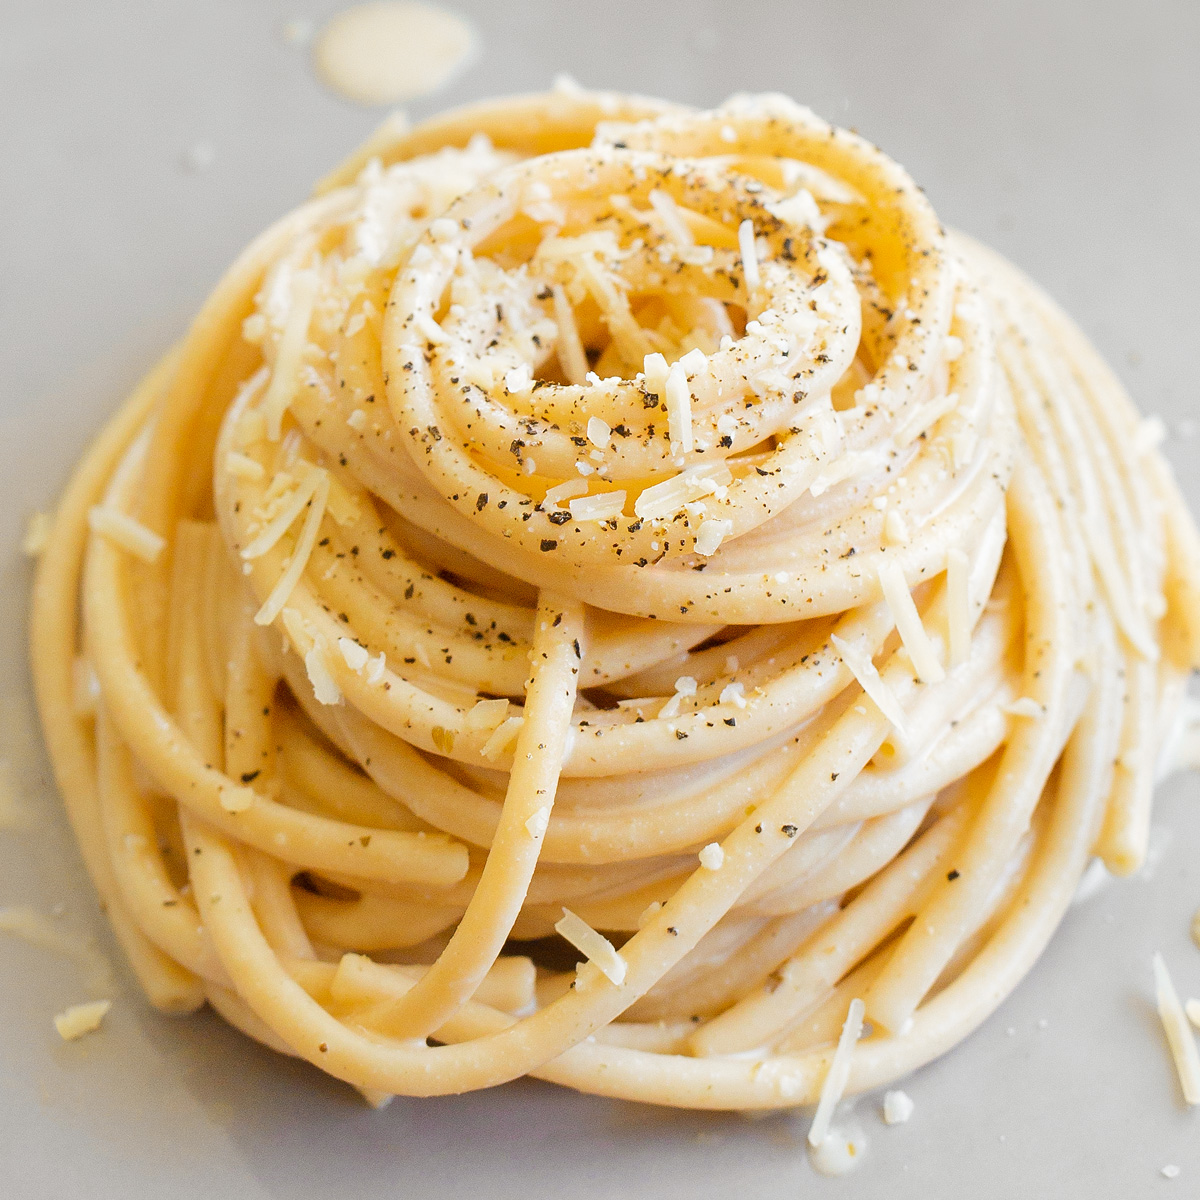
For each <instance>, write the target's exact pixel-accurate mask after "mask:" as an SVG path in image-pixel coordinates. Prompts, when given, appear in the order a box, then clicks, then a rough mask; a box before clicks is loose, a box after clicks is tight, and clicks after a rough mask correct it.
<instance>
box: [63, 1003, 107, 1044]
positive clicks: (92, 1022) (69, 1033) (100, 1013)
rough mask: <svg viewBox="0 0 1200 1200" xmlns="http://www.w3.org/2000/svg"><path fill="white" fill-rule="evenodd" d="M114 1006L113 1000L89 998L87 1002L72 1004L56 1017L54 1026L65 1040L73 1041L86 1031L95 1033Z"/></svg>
mask: <svg viewBox="0 0 1200 1200" xmlns="http://www.w3.org/2000/svg"><path fill="white" fill-rule="evenodd" d="M110 1008H112V1001H111V1000H89V1001H88V1002H87V1003H86V1004H72V1005H71V1007H70V1008H67V1009H64V1010H63V1011H62V1012H60V1013H59V1014H58V1016H56V1017H55V1018H54V1028H55V1029H57V1030H58V1036H59V1037H60V1038H62V1040H63V1041H64V1042H73V1041H74V1040H75V1039H76V1038H81V1037H83V1035H84V1034H85V1033H94V1032H95V1031H96V1030H97V1029H99V1028H100V1022H101V1021H103V1020H104V1018H105V1017H106V1016H107V1015H108V1010H109V1009H110Z"/></svg>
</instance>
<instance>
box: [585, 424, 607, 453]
mask: <svg viewBox="0 0 1200 1200" xmlns="http://www.w3.org/2000/svg"><path fill="white" fill-rule="evenodd" d="M587 439H588V441H589V442H591V443H592V445H593V446H595V447H596V449H597V450H607V449H608V443H609V442H610V441H611V440H612V429H611V428H610V427H609V424H608V422H607V421H602V420H601V419H600V418H599V417H588V423H587Z"/></svg>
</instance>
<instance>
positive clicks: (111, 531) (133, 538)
mask: <svg viewBox="0 0 1200 1200" xmlns="http://www.w3.org/2000/svg"><path fill="white" fill-rule="evenodd" d="M88 525H89V526H90V527H91V530H92V532H93V533H98V534H100V536H101V537H103V538H106V539H107V540H108V541H110V542H112V543H113V544H114V545H115V546H120V548H121V549H122V550H126V551H128V552H129V553H130V554H132V555H133V556H134V558H140V559H141V560H142V562H145V563H154V562H157V561H158V556H159V555H160V554H161V553H162V552H163V548H164V547H165V546H166V544H167V541H166V538H163V537H160V536H159V535H158V534H157V533H155V532H154V530H153V529H147V528H146V526H145V525H143V524H142V523H141V522H140V521H135V520H134V519H133V518H132V517H131V516H130V515H129V514H128V513H123V512H121V511H120V509H116V508H112V507H110V506H109V505H107V504H97V505H96V506H95V507H94V508H92V509H91V510H89V512H88Z"/></svg>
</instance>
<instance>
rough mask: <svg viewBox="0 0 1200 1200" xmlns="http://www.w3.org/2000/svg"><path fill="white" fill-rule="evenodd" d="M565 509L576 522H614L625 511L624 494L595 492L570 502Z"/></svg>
mask: <svg viewBox="0 0 1200 1200" xmlns="http://www.w3.org/2000/svg"><path fill="white" fill-rule="evenodd" d="M567 507H568V508H569V509H570V510H571V516H572V517H573V518H574V519H575V520H576V521H615V520H618V519H619V518H620V517H621V516H622V514H623V513H624V511H625V493H624V492H597V493H596V494H595V495H594V496H581V497H580V498H579V499H577V500H572V501H571V502H570V503H569V504H568V505H567Z"/></svg>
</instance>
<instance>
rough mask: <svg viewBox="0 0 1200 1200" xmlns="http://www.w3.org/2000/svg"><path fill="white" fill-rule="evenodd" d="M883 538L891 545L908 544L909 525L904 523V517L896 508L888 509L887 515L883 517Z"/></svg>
mask: <svg viewBox="0 0 1200 1200" xmlns="http://www.w3.org/2000/svg"><path fill="white" fill-rule="evenodd" d="M883 540H884V541H885V542H887V544H888V545H889V546H905V545H907V544H908V526H907V525H906V524H905V523H904V518H903V517H902V516H901V515H900V513H899V512H898V511H897V510H896V509H894V508H890V509H888V513H887V516H886V517H884V518H883Z"/></svg>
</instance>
